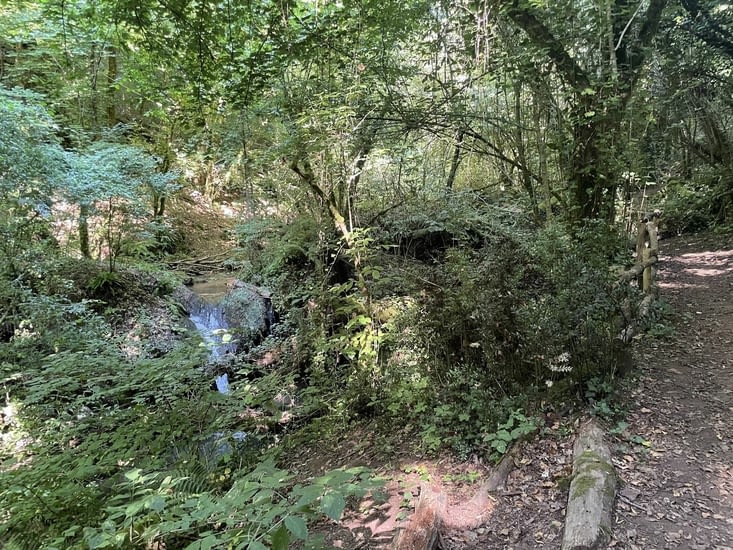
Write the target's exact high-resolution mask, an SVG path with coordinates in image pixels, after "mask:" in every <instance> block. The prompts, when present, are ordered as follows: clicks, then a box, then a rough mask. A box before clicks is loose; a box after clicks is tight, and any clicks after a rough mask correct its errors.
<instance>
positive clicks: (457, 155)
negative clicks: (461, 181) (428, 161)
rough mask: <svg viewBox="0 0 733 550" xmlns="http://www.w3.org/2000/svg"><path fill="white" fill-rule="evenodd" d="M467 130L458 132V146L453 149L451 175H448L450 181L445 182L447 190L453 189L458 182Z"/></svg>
mask: <svg viewBox="0 0 733 550" xmlns="http://www.w3.org/2000/svg"><path fill="white" fill-rule="evenodd" d="M465 133H466V132H465V130H463V129H460V130H458V131H457V132H456V144H455V148H454V149H453V160H452V161H451V164H450V173H449V174H448V180H447V181H446V182H445V187H446V189H449V190H450V189H453V183H455V181H456V174H457V173H458V165H459V164H460V163H461V147H462V146H463V136H464V135H465Z"/></svg>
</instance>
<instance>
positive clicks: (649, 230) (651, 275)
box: [619, 212, 660, 343]
mask: <svg viewBox="0 0 733 550" xmlns="http://www.w3.org/2000/svg"><path fill="white" fill-rule="evenodd" d="M659 217H660V213H659V212H654V213H652V214H648V215H645V216H643V217H642V219H641V220H640V221H639V222H638V224H637V232H636V262H635V263H634V265H633V266H632V267H631V268H629V269H627V270H626V271H624V272H623V273H621V276H620V277H619V284H628V283H630V282H631V281H633V280H635V279H636V280H637V282H638V285H639V289H640V290H641V291H642V292H644V294H645V296H644V298H643V299H642V300H641V302H640V303H639V307H638V309H637V312H636V315H633V314H632V312H631V306H630V304H625V306H624V309H626V310H627V311H626V312H625V316H626V318H627V319H629V320H631V323H630V325H629V326H627V327H626V328H624V330H623V331H622V334H621V339H622V340H623V341H624V343H628V342H629V341H631V338H632V337H633V336H634V334H635V333H636V327H637V326H638V325H639V323H640V321H641V320H643V319H644V318H645V317H646V316H647V315H648V314H649V308H650V307H651V305H652V303H653V302H654V300H655V299H656V298H657V297H658V296H659V286H658V285H657V263H658V262H659V236H658V233H659Z"/></svg>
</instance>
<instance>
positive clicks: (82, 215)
mask: <svg viewBox="0 0 733 550" xmlns="http://www.w3.org/2000/svg"><path fill="white" fill-rule="evenodd" d="M88 218H89V205H88V204H87V203H81V204H79V251H80V252H81V255H82V256H83V257H84V258H87V259H89V258H91V257H92V254H91V253H90V252H89V222H88V221H87V219H88Z"/></svg>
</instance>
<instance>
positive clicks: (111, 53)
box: [107, 46, 117, 128]
mask: <svg viewBox="0 0 733 550" xmlns="http://www.w3.org/2000/svg"><path fill="white" fill-rule="evenodd" d="M116 81H117V51H116V49H115V47H114V46H108V47H107V124H108V125H109V126H110V128H111V127H112V126H114V125H115V124H117V112H116V104H115V82H116Z"/></svg>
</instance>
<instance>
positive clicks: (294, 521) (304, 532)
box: [285, 516, 308, 540]
mask: <svg viewBox="0 0 733 550" xmlns="http://www.w3.org/2000/svg"><path fill="white" fill-rule="evenodd" d="M285 527H287V528H288V531H290V534H291V535H293V536H294V537H295V538H296V539H301V540H305V539H307V538H308V526H307V525H306V524H305V521H304V520H303V518H301V517H299V516H288V517H286V518H285Z"/></svg>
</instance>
